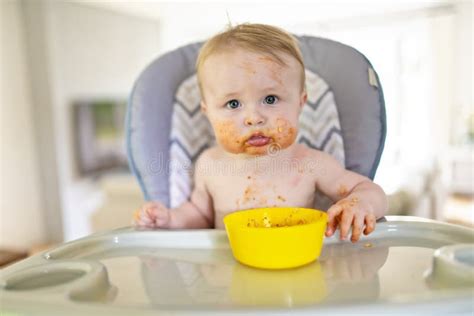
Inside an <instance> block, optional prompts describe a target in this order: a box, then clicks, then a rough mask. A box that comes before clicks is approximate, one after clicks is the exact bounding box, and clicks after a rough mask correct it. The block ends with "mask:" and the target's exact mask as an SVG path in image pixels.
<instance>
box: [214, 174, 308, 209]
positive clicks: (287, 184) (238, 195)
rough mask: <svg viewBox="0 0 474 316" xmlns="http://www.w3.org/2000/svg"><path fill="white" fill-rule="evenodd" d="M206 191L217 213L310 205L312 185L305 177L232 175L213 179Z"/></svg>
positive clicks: (298, 175) (295, 175) (301, 175)
mask: <svg viewBox="0 0 474 316" xmlns="http://www.w3.org/2000/svg"><path fill="white" fill-rule="evenodd" d="M208 189H209V190H210V193H211V195H212V198H213V203H214V209H215V210H216V212H224V213H228V212H233V211H236V210H242V209H249V208H257V207H272V206H300V207H307V206H310V205H311V203H312V201H313V199H314V191H315V186H314V183H313V181H311V179H309V177H305V175H304V174H301V173H297V174H286V175H284V176H282V175H280V176H279V175H275V176H269V175H253V174H248V175H234V176H221V177H214V178H213V179H211V180H210V181H209V186H208Z"/></svg>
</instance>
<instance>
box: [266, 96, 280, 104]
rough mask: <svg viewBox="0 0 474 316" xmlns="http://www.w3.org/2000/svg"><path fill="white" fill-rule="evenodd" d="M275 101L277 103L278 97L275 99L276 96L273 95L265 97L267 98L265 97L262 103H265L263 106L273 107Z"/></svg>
mask: <svg viewBox="0 0 474 316" xmlns="http://www.w3.org/2000/svg"><path fill="white" fill-rule="evenodd" d="M277 101H278V97H277V96H274V95H267V96H266V97H265V100H264V103H265V104H270V105H273V104H275V103H276V102H277Z"/></svg>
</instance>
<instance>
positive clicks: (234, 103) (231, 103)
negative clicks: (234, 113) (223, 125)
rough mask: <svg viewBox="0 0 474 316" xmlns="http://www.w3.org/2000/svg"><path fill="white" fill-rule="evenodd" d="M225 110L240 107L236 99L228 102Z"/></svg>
mask: <svg viewBox="0 0 474 316" xmlns="http://www.w3.org/2000/svg"><path fill="white" fill-rule="evenodd" d="M226 106H227V108H229V109H231V110H235V109H237V108H239V107H240V102H239V101H238V100H236V99H233V100H230V101H229V102H227V103H226Z"/></svg>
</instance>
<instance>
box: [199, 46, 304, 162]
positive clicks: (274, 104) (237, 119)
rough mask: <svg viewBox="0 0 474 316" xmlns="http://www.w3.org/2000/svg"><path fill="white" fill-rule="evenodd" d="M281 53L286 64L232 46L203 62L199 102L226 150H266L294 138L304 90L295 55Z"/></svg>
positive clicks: (283, 145)
mask: <svg viewBox="0 0 474 316" xmlns="http://www.w3.org/2000/svg"><path fill="white" fill-rule="evenodd" d="M280 57H281V58H282V59H283V60H284V62H285V64H286V65H281V64H279V63H278V62H277V61H276V60H275V59H274V58H273V57H270V56H266V55H262V54H256V53H252V52H247V51H244V50H241V49H237V50H235V51H231V52H223V53H218V54H213V55H211V56H209V57H208V59H207V60H206V61H205V62H204V64H203V66H202V69H201V86H202V90H203V101H202V103H201V106H202V109H203V111H204V112H205V113H206V115H207V117H208V118H209V121H210V122H211V124H212V127H213V128H214V133H215V135H216V140H217V143H218V144H219V145H220V146H221V147H222V148H223V149H224V150H226V151H227V152H230V153H233V154H241V153H243V154H249V155H265V154H266V153H268V152H269V150H275V149H284V148H287V147H289V146H290V145H291V144H293V143H294V141H295V139H296V134H297V131H298V128H297V127H298V117H299V114H300V112H301V108H302V106H303V105H304V103H305V102H306V92H305V91H303V90H302V88H301V87H302V84H301V66H300V64H299V63H298V61H297V60H296V59H295V58H293V57H291V56H287V55H283V54H282V55H281V56H280Z"/></svg>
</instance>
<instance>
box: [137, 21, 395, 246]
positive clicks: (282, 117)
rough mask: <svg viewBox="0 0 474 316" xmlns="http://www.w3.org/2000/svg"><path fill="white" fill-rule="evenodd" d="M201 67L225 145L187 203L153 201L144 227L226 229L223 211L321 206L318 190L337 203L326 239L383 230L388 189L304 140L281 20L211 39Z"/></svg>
mask: <svg viewBox="0 0 474 316" xmlns="http://www.w3.org/2000/svg"><path fill="white" fill-rule="evenodd" d="M196 68H197V76H198V81H199V88H200V91H201V97H202V101H201V109H202V111H203V112H204V113H205V115H206V116H207V118H208V119H209V121H210V123H211V125H212V127H213V129H214V133H215V136H216V142H217V146H215V147H212V148H209V149H208V150H206V151H204V152H203V153H202V154H201V156H200V157H199V158H198V160H197V162H196V165H195V171H194V189H193V191H192V194H191V196H190V198H189V200H188V201H187V202H185V203H183V204H182V205H181V206H179V207H177V208H174V209H169V208H167V207H165V206H164V205H163V204H162V203H160V202H158V201H153V202H149V203H146V204H145V205H144V206H143V207H142V208H141V209H139V210H137V212H136V213H135V225H137V226H143V227H151V228H171V229H175V228H176V229H179V228H212V227H215V228H223V226H224V225H223V217H224V216H225V215H226V214H229V213H231V212H235V211H238V210H244V209H250V208H258V207H271V206H292V207H306V208H312V207H313V205H314V199H315V190H316V189H319V190H320V191H321V192H322V193H324V194H325V195H327V196H328V197H329V198H330V199H331V200H332V201H334V202H335V204H333V205H332V206H331V207H330V208H329V209H328V211H327V214H328V226H327V230H326V236H328V237H329V236H332V235H333V234H334V232H335V231H336V229H337V228H339V230H340V238H341V239H346V238H348V235H349V232H350V231H352V234H351V240H352V242H356V241H358V240H359V238H360V236H361V233H362V232H363V233H364V234H366V235H367V234H369V233H371V232H372V231H373V230H374V228H375V221H376V219H377V218H380V217H382V216H383V215H384V213H385V212H386V210H387V198H386V195H385V193H384V192H383V190H382V189H381V188H380V187H379V186H378V185H376V184H374V183H373V182H372V181H370V179H368V178H366V177H364V176H361V175H359V174H357V173H354V172H351V171H348V170H345V169H344V168H343V167H342V166H341V165H340V164H339V163H338V162H337V161H336V160H335V159H334V158H332V157H331V156H330V155H328V154H326V153H324V152H321V151H318V150H314V149H310V148H308V147H306V146H304V145H302V144H297V143H295V139H296V136H297V132H298V117H299V115H300V112H301V109H302V107H303V106H304V104H305V102H306V98H307V94H306V91H305V72H304V64H303V58H302V55H301V52H300V49H299V47H298V44H297V41H296V39H295V38H294V37H293V36H291V35H290V34H288V33H287V32H285V31H283V30H280V29H278V28H276V27H273V26H268V25H261V24H242V25H238V26H235V27H232V28H230V29H228V30H227V31H225V32H223V33H220V34H218V35H216V36H214V37H212V38H211V39H210V40H208V41H207V42H206V43H205V45H204V46H203V47H202V48H201V51H200V53H199V56H198V59H197V63H196ZM351 229H352V230H351Z"/></svg>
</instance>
